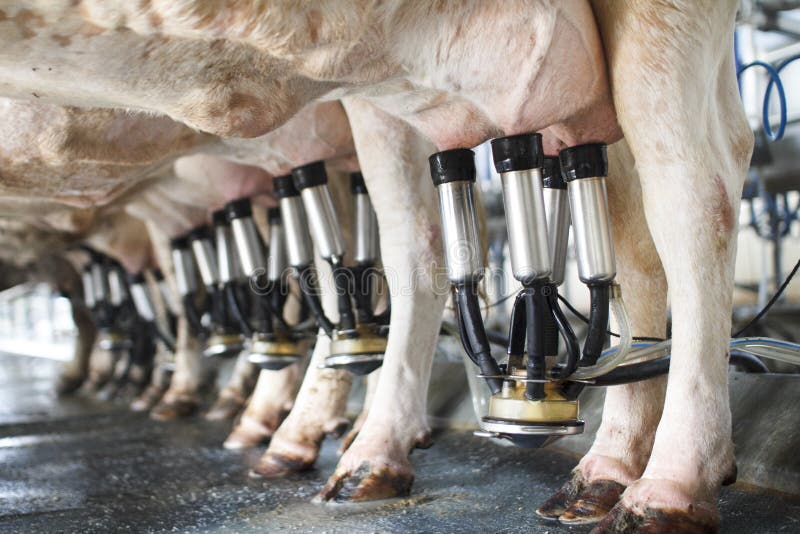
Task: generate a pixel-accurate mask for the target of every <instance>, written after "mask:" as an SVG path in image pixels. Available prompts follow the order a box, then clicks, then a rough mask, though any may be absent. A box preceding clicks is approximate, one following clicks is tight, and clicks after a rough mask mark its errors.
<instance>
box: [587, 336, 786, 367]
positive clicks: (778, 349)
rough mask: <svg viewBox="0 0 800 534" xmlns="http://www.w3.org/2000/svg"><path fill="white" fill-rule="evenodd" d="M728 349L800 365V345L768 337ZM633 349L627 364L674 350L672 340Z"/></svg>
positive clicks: (612, 352) (609, 352) (613, 352)
mask: <svg viewBox="0 0 800 534" xmlns="http://www.w3.org/2000/svg"><path fill="white" fill-rule="evenodd" d="M618 347H619V345H617V346H615V347H611V348H610V349H606V350H605V351H603V354H602V355H601V356H600V358H601V360H603V359H606V358H614V359H616V358H617V349H618ZM728 347H729V348H731V349H737V350H741V351H743V352H747V353H749V354H752V355H753V356H758V357H760V358H767V359H770V360H776V361H780V362H784V363H789V364H793V365H800V344H798V343H792V342H790V341H782V340H779V339H772V338H768V337H740V338H733V339H731V340H730V343H729V344H728ZM633 348H634V350H632V351H630V352H629V353H628V355H627V357H626V358H625V361H626V362H630V361H632V360H637V361H646V360H655V359H658V358H663V357H665V356H667V355H669V353H670V351H671V350H672V340H671V339H667V340H664V341H659V342H658V343H636V344H634V345H633ZM598 365H599V364H598ZM573 376H574V375H573ZM595 376H598V375H595Z"/></svg>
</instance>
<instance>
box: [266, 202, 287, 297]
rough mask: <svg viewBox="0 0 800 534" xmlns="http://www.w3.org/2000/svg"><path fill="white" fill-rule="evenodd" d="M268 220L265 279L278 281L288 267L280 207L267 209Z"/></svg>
mask: <svg viewBox="0 0 800 534" xmlns="http://www.w3.org/2000/svg"><path fill="white" fill-rule="evenodd" d="M267 220H268V222H269V257H268V258H267V280H269V281H270V282H274V283H279V282H280V281H281V280H283V275H284V273H285V271H286V269H287V267H289V263H288V260H287V258H286V232H285V229H284V227H283V221H282V219H281V210H280V208H270V209H269V211H267Z"/></svg>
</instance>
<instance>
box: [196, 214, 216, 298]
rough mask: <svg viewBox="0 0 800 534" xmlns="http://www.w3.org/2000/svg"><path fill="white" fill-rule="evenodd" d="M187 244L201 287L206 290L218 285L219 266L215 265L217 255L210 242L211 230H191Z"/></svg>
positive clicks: (205, 228) (204, 228)
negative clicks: (192, 256)
mask: <svg viewBox="0 0 800 534" xmlns="http://www.w3.org/2000/svg"><path fill="white" fill-rule="evenodd" d="M189 243H190V244H191V246H192V252H193V253H194V259H195V262H197V269H198V270H199V271H200V279H201V280H202V281H203V285H204V286H206V287H208V288H213V287H216V286H217V284H219V266H218V265H217V253H216V251H215V250H214V245H213V243H212V242H211V230H210V229H209V228H208V226H202V227H200V228H196V229H195V230H192V232H191V233H189Z"/></svg>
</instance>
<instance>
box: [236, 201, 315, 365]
mask: <svg viewBox="0 0 800 534" xmlns="http://www.w3.org/2000/svg"><path fill="white" fill-rule="evenodd" d="M225 213H226V216H227V221H228V222H229V228H230V233H228V234H227V235H226V239H227V243H231V242H232V244H233V245H234V247H233V250H232V251H231V252H235V254H229V257H230V258H231V259H233V258H237V259H238V262H239V264H240V267H237V270H236V272H233V271H231V272H230V273H229V274H228V275H226V276H225V277H224V278H225V279H226V280H225V294H226V297H227V299H228V302H229V303H230V306H231V309H233V310H235V315H236V318H237V320H238V321H239V323H240V325H241V328H242V331H243V332H245V333H246V334H247V335H249V336H250V354H249V356H248V359H249V361H250V362H252V363H254V364H256V365H258V366H259V367H261V368H262V369H268V370H273V371H277V370H280V369H283V368H284V367H286V366H288V365H291V364H294V363H297V362H299V361H301V360H302V359H303V356H304V352H305V351H304V350H303V347H302V346H301V344H300V341H301V340H302V338H303V337H304V333H303V332H302V331H300V330H297V329H294V328H293V327H291V326H290V325H288V324H287V323H286V321H285V320H284V317H283V315H284V308H285V305H286V301H287V297H288V295H289V284H288V280H287V278H286V274H287V273H286V271H287V267H288V264H287V260H286V254H287V252H286V235H285V230H284V225H283V221H282V219H281V213H280V210H279V209H277V208H271V209H269V210H268V211H267V223H268V227H269V247H267V246H266V245H265V244H264V242H263V240H262V239H261V236H260V234H259V233H258V229H257V228H256V224H255V221H254V220H253V207H252V204H251V201H250V199H247V198H243V199H239V200H234V201H232V202H229V203H228V204H227V205H226V206H225ZM231 238H232V239H231ZM245 273H246V276H245ZM242 278H243V279H244V280H246V284H245V286H242V285H241V284H240V280H241V279H242ZM242 288H244V291H242ZM250 290H252V292H251V291H250ZM250 295H254V297H253V298H248V297H249V296H250ZM245 302H246V303H248V304H249V306H247V305H245V304H243V303H245ZM250 315H252V316H253V317H254V322H252V323H251V321H250V320H249V319H248V316H250Z"/></svg>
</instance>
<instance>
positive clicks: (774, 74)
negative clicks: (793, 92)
mask: <svg viewBox="0 0 800 534" xmlns="http://www.w3.org/2000/svg"><path fill="white" fill-rule="evenodd" d="M797 57H798V56H794V57H793V58H789V59H788V60H786V61H784V62H783V63H781V65H780V67H778V68H777V69H776V68H775V67H773V66H772V65H770V64H769V63H766V62H764V61H753V62H752V63H748V64H747V65H744V66H742V67H740V68H739V70H738V71H737V73H736V79H737V80H741V78H742V74H743V73H744V71H746V70H747V69H750V68H752V67H762V68H763V69H765V70H766V71H767V73H768V74H769V77H770V82H769V85H768V86H767V90H766V92H765V94H764V106H763V108H762V110H761V121H762V123H763V126H764V133H765V134H767V137H768V138H769V140H770V141H778V140H780V139H782V138H783V134H784V132H785V131H786V92H785V91H784V89H783V83H782V82H781V77H780V74H779V73H780V71H781V69H782V68H783V67H785V66H786V65H788V64H789V63H790V62H791V61H794V60H795V59H797ZM773 85H775V87H777V89H778V103H779V104H780V109H781V114H780V121H779V122H778V129H777V131H775V132H773V131H772V126H770V125H769V97H770V94H771V92H772V86H773Z"/></svg>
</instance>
